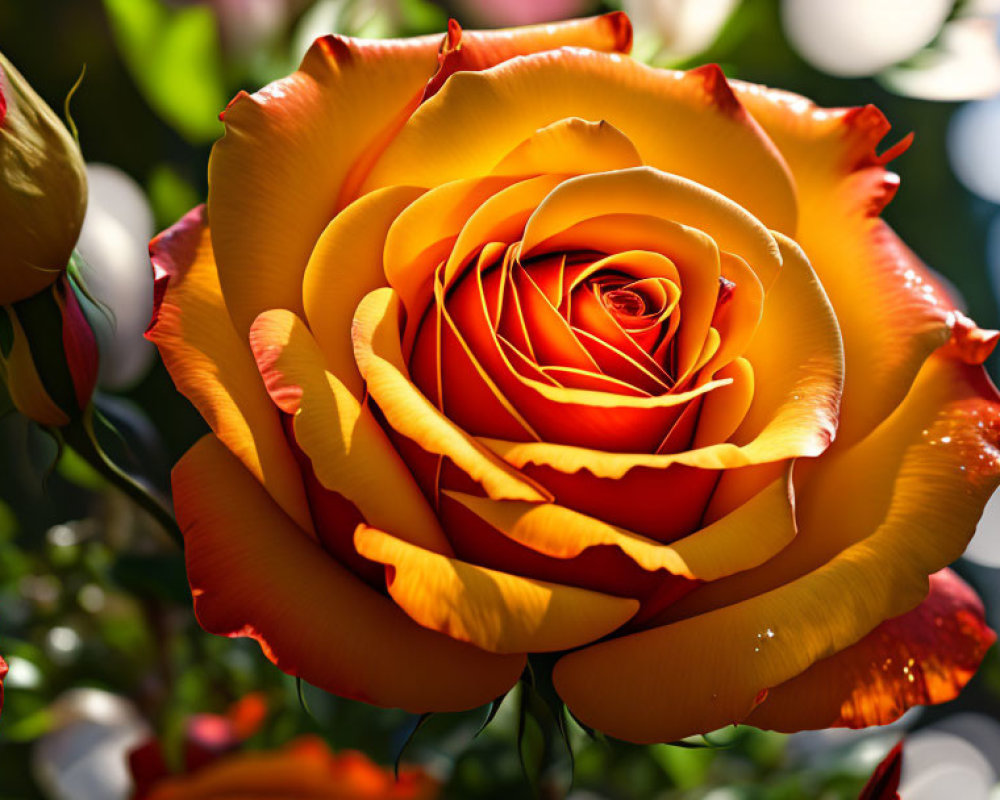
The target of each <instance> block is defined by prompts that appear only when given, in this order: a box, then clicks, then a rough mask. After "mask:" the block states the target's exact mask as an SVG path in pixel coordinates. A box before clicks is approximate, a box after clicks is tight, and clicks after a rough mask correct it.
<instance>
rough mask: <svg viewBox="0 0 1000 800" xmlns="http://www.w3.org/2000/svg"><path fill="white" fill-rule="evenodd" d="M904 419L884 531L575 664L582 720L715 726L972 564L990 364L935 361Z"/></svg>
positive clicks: (558, 672)
mask: <svg viewBox="0 0 1000 800" xmlns="http://www.w3.org/2000/svg"><path fill="white" fill-rule="evenodd" d="M928 386H930V387H936V390H934V391H932V390H930V389H928V388H927V387H928ZM942 395H943V398H942ZM896 414H897V415H899V418H900V419H901V420H902V423H901V424H900V425H899V428H900V430H898V431H896V435H895V436H888V437H886V438H884V439H883V440H882V445H883V446H884V447H885V448H886V450H888V451H889V452H888V453H884V454H882V458H878V455H879V454H877V453H871V454H870V456H871V457H872V458H873V459H874V461H873V462H872V464H874V466H872V465H869V469H878V468H884V467H883V466H882V463H880V462H884V461H885V459H887V458H888V459H889V460H890V461H891V460H892V457H893V456H894V455H895V454H896V453H898V452H900V451H901V453H902V455H901V463H900V464H899V466H898V468H897V469H896V470H894V471H893V473H892V474H893V475H895V476H896V480H895V485H894V487H893V491H892V495H891V501H890V504H889V508H888V511H887V512H886V514H885V516H884V521H883V522H882V524H881V525H879V526H878V527H877V528H876V529H874V531H873V532H872V533H870V535H868V536H867V537H866V538H864V539H862V540H861V541H859V542H857V543H856V544H853V545H850V546H847V547H846V548H845V549H844V550H843V551H841V552H839V553H837V554H836V555H834V557H833V558H831V559H830V560H829V561H827V562H826V563H824V564H823V566H821V567H819V568H818V569H815V570H813V571H812V572H810V573H808V574H806V575H803V576H802V577H800V578H798V579H795V580H792V581H791V582H789V583H787V584H785V585H783V586H780V587H779V588H776V589H773V590H771V591H767V592H765V593H763V594H760V595H756V596H753V597H751V598H750V599H747V600H744V601H742V602H737V603H735V604H734V605H731V606H726V607H724V608H719V609H717V610H714V611H709V612H707V613H704V614H701V615H700V616H695V617H690V618H688V619H684V620H681V621H679V622H675V623H673V624H669V625H665V626H663V627H659V628H654V629H652V630H648V631H643V632H642V633H637V634H633V635H631V636H626V637H623V638H620V639H615V640H612V641H608V642H604V643H601V644H597V645H594V646H592V647H589V648H586V649H584V650H580V651H578V652H576V653H572V654H570V655H568V656H565V657H564V658H563V659H562V660H561V661H560V662H559V663H558V664H557V665H556V668H555V673H554V678H555V683H556V688H557V689H558V691H559V693H560V695H561V696H562V697H563V699H564V700H565V701H566V702H567V704H568V705H569V707H570V709H571V710H572V711H573V713H574V714H576V715H577V716H578V717H579V718H580V719H581V720H582V721H583V722H585V723H587V724H588V725H592V726H593V727H595V728H598V729H599V730H603V731H605V732H607V733H609V734H611V735H613V736H618V737H621V738H625V739H629V740H631V741H638V742H653V741H669V740H673V739H679V738H682V737H684V736H687V735H690V734H693V733H702V732H706V731H710V730H714V729H716V728H719V727H722V726H723V725H727V724H730V723H733V722H739V721H741V720H744V719H746V717H747V716H748V715H749V713H750V712H751V711H752V710H753V708H754V707H755V705H758V704H759V703H760V702H761V701H762V700H763V699H764V698H765V696H766V690H768V689H770V688H771V687H774V686H777V685H779V684H781V683H784V682H785V681H787V680H790V679H791V678H793V677H795V676H796V675H798V674H800V673H801V672H803V671H804V670H805V669H806V668H807V667H809V666H810V665H812V664H813V663H815V662H817V661H820V660H822V659H824V658H827V657H829V656H832V655H834V654H835V653H838V652H839V651H841V650H843V649H845V648H847V647H849V646H850V645H852V644H854V643H855V642H857V641H858V640H859V639H860V638H861V637H863V636H865V635H866V634H867V633H869V632H870V631H871V630H872V629H873V628H875V627H876V626H877V625H879V624H880V623H881V622H883V621H884V620H886V619H888V618H891V617H894V616H898V615H899V614H902V613H904V612H906V611H908V610H910V609H911V608H913V607H914V606H916V605H917V604H918V603H919V602H920V601H921V599H922V598H923V597H924V595H925V594H926V592H927V578H926V576H927V575H928V574H930V573H932V572H935V571H937V570H939V569H941V568H942V567H943V566H944V565H945V564H947V563H949V562H950V561H952V560H954V559H955V558H957V557H958V555H959V554H960V553H961V551H962V549H963V548H964V546H965V544H966V542H967V541H968V539H969V538H970V536H971V535H972V532H973V530H974V528H975V524H976V521H977V518H978V516H979V510H980V509H981V508H982V506H983V505H984V504H985V502H986V499H987V498H988V497H989V496H990V494H991V492H992V491H993V489H994V488H995V486H996V485H997V483H998V482H1000V481H998V478H1000V451H998V449H997V445H998V444H1000V402H998V398H997V394H996V390H995V389H994V388H993V387H992V385H990V384H989V382H988V380H987V379H986V378H985V375H984V373H983V371H982V369H981V368H975V367H969V366H966V365H963V364H956V363H955V362H953V361H949V360H945V359H935V360H934V361H933V362H932V363H931V364H929V365H928V372H927V373H926V374H925V376H924V379H923V380H922V381H918V382H917V384H916V385H915V386H914V391H913V392H911V394H910V396H909V397H908V398H907V401H906V402H904V404H903V405H902V406H901V407H900V409H898V410H897V412H896ZM979 423H981V424H982V426H981V427H980V424H979ZM921 429H926V430H927V431H928V436H927V437H924V436H922V435H921ZM945 439H947V441H945ZM898 457H899V456H897V458H898ZM960 467H964V468H965V469H964V470H962V469H960ZM861 491H862V492H863V491H864V489H862V490H861ZM837 502H839V507H837V508H838V511H839V510H841V509H843V511H844V512H847V511H849V507H850V504H845V503H844V502H843V497H839V498H838V501H837ZM845 516H847V514H846V513H845ZM842 522H843V524H845V525H850V522H851V521H850V520H849V519H843V520H842ZM861 530H865V529H864V528H863V527H862V529H861ZM868 530H871V529H870V528H869V529H868ZM803 535H804V533H800V535H799V537H797V538H796V540H795V541H798V540H799V539H801V538H802V536H803ZM737 577H738V576H737ZM710 586H711V584H710ZM693 596H694V594H691V595H688V597H689V598H691V597H693ZM681 602H684V601H683V600H682V601H681ZM677 653H683V654H684V657H683V658H677V657H676V654H677Z"/></svg>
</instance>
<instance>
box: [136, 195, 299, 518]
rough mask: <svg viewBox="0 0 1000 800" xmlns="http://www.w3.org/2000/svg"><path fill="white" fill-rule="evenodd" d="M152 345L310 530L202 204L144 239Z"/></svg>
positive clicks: (291, 461) (219, 432)
mask: <svg viewBox="0 0 1000 800" xmlns="http://www.w3.org/2000/svg"><path fill="white" fill-rule="evenodd" d="M149 254H150V258H151V259H152V262H153V273H154V275H155V281H156V283H155V287H154V294H155V305H154V309H153V321H152V323H151V324H150V327H149V330H148V331H147V332H146V338H147V339H149V340H150V341H151V342H153V344H155V345H156V346H157V348H158V349H159V351H160V356H161V357H162V358H163V363H164V364H165V365H166V367H167V371H168V372H169V373H170V377H171V378H173V380H174V384H175V385H176V386H177V388H178V389H179V390H180V391H181V393H182V394H183V395H184V396H185V397H187V398H188V399H189V400H190V401H191V402H192V403H194V406H195V408H197V409H198V412H199V413H200V414H201V415H202V417H204V418H205V420H206V421H207V422H208V424H209V425H210V426H211V428H212V430H213V431H214V432H215V435H216V436H218V437H219V439H220V440H221V441H222V442H223V443H224V444H225V445H226V447H228V448H229V449H230V450H232V452H233V453H234V454H235V455H236V457H237V458H239V459H240V461H242V462H243V465H244V466H245V467H246V468H247V469H248V470H250V472H251V474H253V475H254V477H256V478H257V480H259V481H260V482H261V483H262V484H263V485H264V487H265V488H266V489H267V490H268V492H270V494H271V496H272V497H274V499H275V501H276V502H277V503H278V505H279V506H281V508H282V509H284V511H285V513H287V514H288V515H289V516H291V517H292V519H294V520H295V521H296V522H297V523H298V524H299V526H300V527H302V528H305V529H306V530H310V531H311V530H312V521H311V517H310V514H309V507H308V505H307V503H306V497H305V492H304V490H303V488H302V482H301V480H300V479H299V468H298V465H297V464H296V463H295V458H294V456H293V455H292V453H291V451H290V450H289V448H288V443H287V441H286V440H285V434H284V432H283V431H282V429H281V422H280V420H279V418H278V413H277V411H276V410H275V408H274V406H273V405H272V404H271V400H270V398H269V397H268V396H267V391H266V390H265V389H264V382H263V381H262V380H261V378H260V374H259V373H258V372H257V366H256V365H255V364H254V360H253V356H252V354H251V353H250V348H249V347H248V346H247V344H246V341H245V340H244V339H242V338H241V337H240V336H239V335H237V333H236V330H235V329H234V328H233V325H232V322H231V321H230V320H229V318H228V314H226V305H225V301H224V300H223V298H222V294H221V292H220V290H219V278H218V274H217V273H216V266H215V259H214V257H213V254H212V243H211V241H210V236H209V230H208V221H207V219H206V215H205V207H204V206H198V207H197V208H195V209H193V210H192V211H190V212H188V213H187V214H186V215H185V216H184V217H183V218H182V219H181V220H180V221H179V222H178V223H177V224H176V225H174V226H173V227H172V228H170V229H169V230H167V231H164V232H163V233H161V234H160V235H159V236H157V237H156V238H155V239H153V241H152V242H150V245H149Z"/></svg>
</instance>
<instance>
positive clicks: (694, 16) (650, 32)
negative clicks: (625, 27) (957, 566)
mask: <svg viewBox="0 0 1000 800" xmlns="http://www.w3.org/2000/svg"><path fill="white" fill-rule="evenodd" d="M737 5H739V0H624V1H623V3H622V8H624V10H625V12H626V13H627V14H628V15H629V17H630V18H631V20H632V24H633V25H634V26H635V32H636V39H637V49H638V50H640V53H639V55H640V57H642V56H643V55H648V57H649V58H653V59H655V60H656V61H658V62H677V61H683V60H684V59H687V58H690V57H691V56H694V55H697V54H698V53H700V52H702V51H703V50H705V49H707V48H708V47H709V46H710V45H711V44H712V43H713V42H714V41H715V40H716V38H717V37H718V35H719V33H720V32H721V31H722V27H723V25H725V24H726V21H727V20H728V19H729V17H730V16H731V15H732V13H733V11H734V10H735V9H736V6H737Z"/></svg>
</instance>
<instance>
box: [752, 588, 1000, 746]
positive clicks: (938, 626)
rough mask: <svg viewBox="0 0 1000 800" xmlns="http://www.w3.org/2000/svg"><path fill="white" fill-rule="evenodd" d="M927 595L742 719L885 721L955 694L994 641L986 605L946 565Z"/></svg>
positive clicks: (765, 723) (764, 724) (782, 725)
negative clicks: (987, 620)
mask: <svg viewBox="0 0 1000 800" xmlns="http://www.w3.org/2000/svg"><path fill="white" fill-rule="evenodd" d="M930 584H931V589H930V593H929V594H928V595H927V597H926V599H925V600H924V601H923V602H922V603H921V604H920V605H919V606H917V607H916V608H915V609H913V610H912V611H909V612H907V613H906V614H903V615H902V616H900V617H896V618H894V619H890V620H887V621H886V622H883V623H882V624H881V625H879V626H878V627H877V628H876V629H875V630H873V631H872V632H871V633H869V634H868V635H867V636H866V637H865V638H864V639H862V640H861V641H859V642H857V643H856V644H854V645H852V646H851V647H848V648H847V649H846V650H841V651H840V652H839V653H837V654H836V655H834V656H830V657H829V658H826V659H823V660H822V661H819V662H817V663H815V664H813V665H812V666H811V667H810V668H809V669H807V670H806V671H805V672H803V673H802V674H801V675H799V676H798V677H795V678H792V679H791V680H790V681H787V682H786V683H783V684H781V685H780V686H776V687H774V688H773V689H771V690H770V692H769V693H768V695H767V700H765V701H764V703H762V704H761V705H760V706H758V707H757V708H756V709H754V711H753V713H752V714H750V716H749V717H747V719H746V720H745V721H746V722H747V724H749V725H755V726H756V727H758V728H768V729H771V730H780V731H798V730H804V729H806V728H832V727H848V728H863V727H865V726H867V725H887V724H888V723H890V722H892V721H893V720H895V719H897V718H898V717H899V716H900V715H901V714H902V713H903V712H904V711H906V709H908V708H910V707H911V706H915V705H934V704H936V703H945V702H947V701H949V700H952V699H954V698H955V697H956V696H958V693H959V692H960V691H961V690H962V687H963V686H965V684H966V683H967V682H968V681H969V679H970V678H971V677H972V676H973V675H974V674H975V672H976V669H977V668H978V667H979V662H980V661H982V659H983V656H984V655H985V654H986V651H987V650H988V649H989V647H990V645H992V644H993V642H995V641H996V638H997V637H996V634H995V633H994V632H993V631H991V630H990V629H989V628H988V627H987V626H986V620H985V619H984V616H983V604H982V602H980V600H979V598H978V597H976V594H975V592H973V591H972V589H971V588H969V586H968V585H967V584H966V583H965V582H964V581H963V580H962V579H961V578H959V577H958V576H957V575H956V574H955V573H954V572H952V571H951V570H950V569H944V570H941V571H940V572H936V573H934V574H933V575H931V577H930Z"/></svg>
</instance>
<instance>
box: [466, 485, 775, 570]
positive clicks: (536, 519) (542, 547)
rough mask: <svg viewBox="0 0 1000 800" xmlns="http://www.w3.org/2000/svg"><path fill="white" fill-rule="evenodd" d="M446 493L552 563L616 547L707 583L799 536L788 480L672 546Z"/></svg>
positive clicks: (544, 506)
mask: <svg viewBox="0 0 1000 800" xmlns="http://www.w3.org/2000/svg"><path fill="white" fill-rule="evenodd" d="M446 494H447V495H449V496H450V497H452V498H454V499H455V500H457V501H458V502H460V503H461V504H462V505H464V506H465V507H466V508H467V509H469V510H470V511H472V512H473V513H474V514H476V515H477V516H479V517H481V518H482V519H484V520H485V521H486V522H488V523H489V524H490V525H492V526H493V527H494V528H496V529H497V530H498V531H500V532H501V533H503V534H504V535H505V536H508V537H510V538H511V539H513V540H514V541H516V542H517V543H518V544H522V545H524V546H525V547H530V548H531V549H532V550H536V551H538V552H539V553H542V554H544V555H547V556H550V557H552V558H567V559H568V558H576V557H577V556H579V555H580V554H581V553H583V552H584V551H585V550H587V549H588V548H591V547H599V546H602V545H606V546H613V547H617V548H619V549H620V550H621V551H622V552H623V553H625V554H626V555H627V556H629V558H631V559H632V560H633V561H635V563H636V564H638V565H639V566H640V567H642V568H643V569H644V570H648V571H650V572H652V571H655V570H658V569H665V570H667V571H669V572H671V573H672V574H674V575H681V576H683V577H685V578H691V579H698V580H704V581H714V580H717V579H718V578H721V577H724V576H726V575H730V574H732V573H734V572H740V571H741V570H744V569H749V568H751V567H755V566H757V565H758V564H761V563H763V562H764V561H766V560H767V559H768V558H770V557H771V556H773V555H774V554H775V553H777V552H778V551H779V550H780V549H781V548H782V547H784V546H785V545H787V544H788V542H789V541H791V539H792V538H793V537H794V536H795V519H794V514H793V509H792V501H791V495H790V482H789V476H787V475H786V476H785V477H783V478H782V479H781V480H778V481H775V482H774V483H773V484H771V485H770V486H769V487H767V488H766V489H764V490H763V491H762V492H760V493H758V494H757V495H756V496H755V497H753V498H752V499H751V500H750V501H748V502H747V503H746V504H744V505H743V506H742V507H741V508H739V509H737V510H736V511H734V512H732V513H731V514H729V515H727V516H725V517H723V518H722V519H720V520H718V521H716V522H714V523H713V524H711V525H709V526H707V527H705V528H702V529H701V530H699V531H697V532H696V533H692V534H690V535H689V536H685V537H683V538H681V539H678V540H677V541H675V542H672V543H670V544H661V543H659V542H657V541H654V540H653V539H648V538H646V537H645V536H640V535H639V534H637V533H633V532H632V531H629V530H626V529H624V528H620V527H618V526H615V525H611V524H609V523H607V522H603V521H601V520H599V519H596V518H594V517H591V516H588V515H586V514H581V513H580V512H578V511H574V510H573V509H570V508H565V507H563V506H559V505H556V504H554V503H540V504H533V503H519V502H513V501H495V500H490V499H489V498H486V497H476V496H474V495H468V494H462V493H460V492H446Z"/></svg>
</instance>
